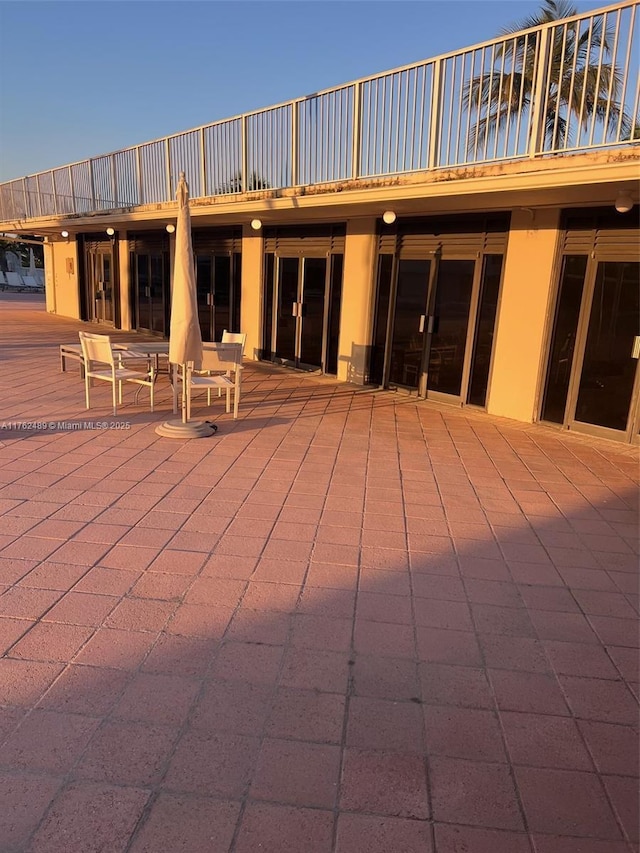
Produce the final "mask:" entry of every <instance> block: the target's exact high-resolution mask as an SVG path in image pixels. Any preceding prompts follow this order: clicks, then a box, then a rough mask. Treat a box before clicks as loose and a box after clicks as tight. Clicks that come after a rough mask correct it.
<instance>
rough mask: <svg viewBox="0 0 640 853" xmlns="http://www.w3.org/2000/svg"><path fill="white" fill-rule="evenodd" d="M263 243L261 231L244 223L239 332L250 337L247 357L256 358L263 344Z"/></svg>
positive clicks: (246, 350) (246, 348) (247, 344)
mask: <svg viewBox="0 0 640 853" xmlns="http://www.w3.org/2000/svg"><path fill="white" fill-rule="evenodd" d="M263 244H264V239H263V237H262V232H261V231H254V230H253V229H252V228H251V226H249V225H243V226H242V272H241V275H242V299H241V308H240V311H241V316H240V331H242V332H244V333H245V334H246V336H247V342H246V345H245V349H244V354H245V357H246V358H250V359H253V360H254V361H255V360H256V359H257V358H258V352H259V350H260V349H261V347H262V343H261V341H262V338H261V326H262V275H263V253H262V249H263Z"/></svg>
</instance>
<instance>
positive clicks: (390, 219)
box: [382, 210, 398, 225]
mask: <svg viewBox="0 0 640 853" xmlns="http://www.w3.org/2000/svg"><path fill="white" fill-rule="evenodd" d="M397 218H398V217H397V216H396V212H395V210H385V212H384V213H383V214H382V221H383V222H384V223H385V224H386V225H393V223H394V222H395V221H396V219H397Z"/></svg>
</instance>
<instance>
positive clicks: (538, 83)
mask: <svg viewBox="0 0 640 853" xmlns="http://www.w3.org/2000/svg"><path fill="white" fill-rule="evenodd" d="M551 26H552V25H551V24H547V25H546V26H545V27H544V28H543V29H542V30H540V39H539V40H538V51H537V66H536V77H535V82H534V85H533V92H532V101H533V104H532V112H531V127H530V128H529V157H535V156H536V155H537V154H538V153H539V152H540V151H541V150H542V149H543V148H544V116H543V115H542V107H543V104H544V103H545V100H546V98H545V94H546V92H545V86H546V80H547V65H548V54H549V32H550V27H551Z"/></svg>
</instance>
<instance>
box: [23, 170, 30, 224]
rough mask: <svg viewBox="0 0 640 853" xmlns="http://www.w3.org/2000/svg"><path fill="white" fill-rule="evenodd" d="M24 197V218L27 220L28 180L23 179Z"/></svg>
mask: <svg viewBox="0 0 640 853" xmlns="http://www.w3.org/2000/svg"><path fill="white" fill-rule="evenodd" d="M22 195H23V197H24V216H25V219H28V218H29V197H28V194H27V179H26V178H23V179H22Z"/></svg>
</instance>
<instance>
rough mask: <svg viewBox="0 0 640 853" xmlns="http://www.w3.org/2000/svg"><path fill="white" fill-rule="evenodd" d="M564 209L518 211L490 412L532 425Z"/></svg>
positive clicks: (499, 325) (505, 281)
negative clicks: (561, 215) (561, 217)
mask: <svg viewBox="0 0 640 853" xmlns="http://www.w3.org/2000/svg"><path fill="white" fill-rule="evenodd" d="M559 221H560V210H558V209H552V210H517V209H516V210H514V211H513V214H512V216H511V230H510V232H509V247H508V249H507V256H506V259H505V270H504V278H503V283H502V295H501V297H500V307H499V314H498V322H497V327H496V340H495V354H494V359H493V367H492V371H491V382H490V387H489V398H488V401H487V411H488V412H489V414H492V415H501V416H503V417H507V418H514V419H515V420H518V421H525V422H527V423H530V422H532V421H533V420H534V417H535V407H536V395H537V390H538V381H539V376H540V366H541V363H542V357H543V351H542V348H543V344H544V339H545V331H546V324H547V317H548V312H549V308H550V302H551V294H552V288H553V284H554V281H553V275H554V262H555V257H556V248H557V243H558V236H559V230H558V228H559Z"/></svg>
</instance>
